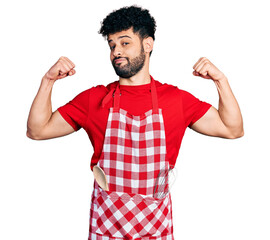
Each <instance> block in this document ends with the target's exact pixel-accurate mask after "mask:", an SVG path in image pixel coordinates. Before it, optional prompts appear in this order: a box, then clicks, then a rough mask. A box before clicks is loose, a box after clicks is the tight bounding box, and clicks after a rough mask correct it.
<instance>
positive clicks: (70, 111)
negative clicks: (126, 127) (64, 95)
mask: <svg viewBox="0 0 270 240" xmlns="http://www.w3.org/2000/svg"><path fill="white" fill-rule="evenodd" d="M88 109H89V90H85V91H83V92H81V93H79V94H78V95H77V96H75V97H74V98H73V99H72V100H71V101H69V102H68V103H66V104H65V105H63V106H61V107H59V108H58V109H57V110H58V112H59V113H60V114H61V116H62V117H63V118H64V119H65V120H66V122H67V123H69V124H70V125H71V126H72V127H73V129H74V130H75V131H78V130H79V129H80V128H81V127H83V128H84V127H85V123H86V120H87V116H88Z"/></svg>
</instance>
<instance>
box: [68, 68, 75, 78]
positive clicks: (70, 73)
mask: <svg viewBox="0 0 270 240" xmlns="http://www.w3.org/2000/svg"><path fill="white" fill-rule="evenodd" d="M75 73H76V71H75V69H72V70H71V71H70V72H69V73H68V74H69V76H71V75H74V74H75Z"/></svg>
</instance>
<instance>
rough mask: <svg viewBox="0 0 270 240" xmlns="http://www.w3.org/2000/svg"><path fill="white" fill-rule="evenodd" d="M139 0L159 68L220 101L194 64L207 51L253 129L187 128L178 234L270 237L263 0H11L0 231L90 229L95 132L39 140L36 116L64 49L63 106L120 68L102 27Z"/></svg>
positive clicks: (58, 98) (9, 238)
mask: <svg viewBox="0 0 270 240" xmlns="http://www.w3.org/2000/svg"><path fill="white" fill-rule="evenodd" d="M132 4H137V5H139V6H142V7H143V8H147V9H149V11H150V13H151V14H152V15H153V16H154V17H155V19H156V22H157V31H156V41H155V43H154V51H153V54H152V56H151V61H150V73H151V74H152V76H153V77H154V78H155V79H157V80H158V81H160V82H163V83H168V84H172V85H175V86H178V87H179V88H181V89H183V90H186V91H189V92H190V93H192V94H193V95H195V96H196V97H198V98H199V99H201V100H203V101H206V102H209V103H211V104H212V105H213V106H215V107H216V108H217V107H218V93H217V90H216V87H215V84H214V83H213V82H212V81H211V80H207V79H203V78H199V77H195V76H193V75H192V71H193V69H192V67H193V65H194V64H195V63H196V61H198V59H199V58H200V57H207V58H208V59H209V60H210V61H211V62H212V63H214V64H215V66H217V67H218V68H219V69H220V70H221V71H222V72H223V73H224V74H225V75H226V76H227V78H228V79H229V83H230V86H231V88H232V90H233V93H234V95H235V96H236V98H237V100H238V102H239V105H240V108H241V111H242V115H243V119H244V129H245V135H244V137H242V138H240V139H235V140H228V139H221V138H214V137H208V136H204V135H201V134H198V133H196V132H194V131H192V130H191V129H187V130H186V134H185V136H184V139H183V142H182V146H181V149H180V152H179V156H178V159H177V163H176V168H177V171H178V175H177V179H176V182H175V183H174V185H173V187H172V201H173V220H174V235H175V239H176V240H180V239H181V240H198V239H207V240H217V239H219V240H228V239H230V240H257V239H260V240H269V239H270V231H269V226H270V205H269V203H270V194H269V193H270V192H269V189H270V187H269V185H270V176H269V171H270V163H269V160H270V154H269V133H270V131H269V122H268V121H269V117H270V115H269V95H268V92H269V89H270V84H269V55H270V48H269V42H270V35H269V22H270V15H269V7H268V5H267V1H262V0H257V1H248V0H245V1H244V0H243V1H236V0H235V1H232V0H226V1H216V0H204V1H200V0H194V1H172V0H166V1H147V0H143V1H141V0H140V1H139V0H138V1H127V0H126V1H120V0H119V1H104V0H99V1H90V0H88V1H86V0H77V1H70V0H65V1H64V0H46V1H37V0H36V1H34V0H24V1H19V0H15V1H6V2H4V1H2V2H1V4H0V22H1V38H0V41H1V43H0V61H1V62H0V77H1V87H0V91H1V92H0V104H1V118H0V121H1V140H2V141H1V142H2V143H1V151H0V158H1V162H0V239H3V240H15V239H16V240H17V239H27V240H37V239H38V240H86V239H87V238H88V228H89V210H90V198H91V194H92V190H93V175H92V172H91V170H90V159H91V156H92V154H93V148H92V145H91V143H90V140H89V139H88V136H87V134H86V132H85V131H84V130H83V129H81V130H79V131H78V132H75V133H73V134H70V135H68V136H65V137H61V138H56V139H51V140H43V141H34V140H31V139H29V138H27V137H26V123H27V117H28V114H29V110H30V107H31V104H32V101H33V99H34V97H35V95H36V93H37V91H38V88H39V86H40V82H41V78H42V76H43V75H44V74H45V73H46V72H47V71H48V70H49V68H50V67H51V66H52V65H53V64H54V63H55V62H56V61H57V60H58V59H59V57H60V56H66V57H68V58H70V59H71V60H72V61H73V62H74V63H75V65H76V68H75V69H76V71H77V73H76V75H74V76H72V77H67V78H65V79H62V80H59V81H57V82H56V83H55V85H54V87H53V93H52V107H53V111H54V110H56V109H57V108H58V107H59V106H61V105H64V104H65V103H67V102H68V101H70V100H71V99H73V98H74V97H75V96H76V95H77V94H79V93H80V92H81V91H83V90H85V89H88V88H91V87H93V86H96V85H99V84H103V85H107V84H108V83H110V82H112V81H115V80H117V79H118V77H117V75H116V74H115V72H114V70H113V68H112V66H111V63H110V60H109V48H108V45H107V43H106V41H105V40H104V39H103V37H102V36H101V35H100V34H98V30H99V28H100V22H101V21H102V20H103V18H105V16H106V15H107V14H109V13H110V12H111V11H113V10H115V9H118V8H120V7H123V6H129V5H132ZM175 107H178V106H175Z"/></svg>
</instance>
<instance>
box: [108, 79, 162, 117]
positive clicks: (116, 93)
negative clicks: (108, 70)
mask: <svg viewBox="0 0 270 240" xmlns="http://www.w3.org/2000/svg"><path fill="white" fill-rule="evenodd" d="M150 77H151V89H150V92H151V97H152V108H153V113H156V114H158V99H157V89H156V84H155V80H154V78H153V77H152V76H151V75H150ZM119 85H120V84H119V81H118V83H117V86H116V89H115V91H114V93H113V95H112V96H113V98H114V101H113V112H119V109H120V96H121V92H120V87H119Z"/></svg>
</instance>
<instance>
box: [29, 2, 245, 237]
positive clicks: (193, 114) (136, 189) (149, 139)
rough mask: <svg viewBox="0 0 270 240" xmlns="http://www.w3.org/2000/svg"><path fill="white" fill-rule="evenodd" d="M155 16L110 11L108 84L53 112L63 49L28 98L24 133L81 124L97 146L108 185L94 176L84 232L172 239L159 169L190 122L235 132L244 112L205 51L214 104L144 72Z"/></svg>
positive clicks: (47, 133) (53, 132) (219, 132)
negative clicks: (215, 94) (115, 77)
mask: <svg viewBox="0 0 270 240" xmlns="http://www.w3.org/2000/svg"><path fill="white" fill-rule="evenodd" d="M155 29H156V23H155V20H154V18H153V17H151V16H150V14H149V12H148V10H144V9H141V8H139V7H137V6H131V7H125V8H121V9H119V10H117V11H114V12H112V13H111V14H109V15H108V16H107V17H106V18H105V19H104V20H103V23H102V26H101V29H100V33H101V34H102V35H103V36H104V37H106V39H107V41H108V45H109V47H110V51H111V52H110V59H111V62H112V65H113V67H114V69H115V72H116V74H117V75H118V76H119V80H118V81H114V82H111V83H110V84H108V85H107V86H104V85H97V86H95V87H91V88H90V89H87V90H85V91H83V92H82V93H80V94H78V95H77V96H76V97H75V98H74V99H73V100H71V101H70V102H68V103H67V104H65V105H64V106H62V107H60V108H58V109H57V110H56V111H55V112H53V113H52V107H51V91H52V87H53V84H54V83H55V81H56V80H58V79H62V78H65V77H67V76H72V75H74V74H75V69H74V68H75V65H74V63H73V62H72V61H71V60H69V59H68V58H67V57H60V59H59V60H58V61H57V62H56V63H55V65H53V66H52V67H51V69H50V70H49V71H48V72H47V73H46V74H45V75H44V77H43V78H42V81H41V85H40V88H39V91H38V93H37V95H36V97H35V99H34V101H33V104H32V107H31V110H30V113H29V118H28V123H27V136H28V137H30V138H32V139H36V140H40V139H50V138H55V137H60V136H64V135H67V134H70V133H73V132H75V131H78V130H79V129H80V128H84V130H85V131H86V132H87V134H88V136H89V139H90V141H91V143H92V145H93V147H94V153H93V156H92V159H91V169H92V170H93V167H94V166H95V165H98V166H99V167H101V168H102V169H103V171H104V172H105V174H106V176H107V180H108V185H109V191H105V190H104V189H102V188H101V187H100V186H99V185H98V184H97V182H96V181H95V182H94V190H93V194H92V203H91V213H90V233H89V239H134V238H142V239H150V237H151V239H173V224H172V206H171V198H170V193H166V194H164V195H162V197H160V196H161V195H159V194H157V192H156V190H157V189H158V190H159V189H160V182H159V181H158V176H159V175H160V173H161V172H162V171H163V170H165V171H167V170H170V169H172V168H173V167H174V165H175V161H176V159H177V156H178V152H179V148H180V145H181V141H182V138H183V136H184V133H185V130H186V128H187V127H190V128H191V129H193V130H195V131H197V132H199V133H202V134H205V135H209V136H216V137H222V138H230V139H234V138H239V137H241V136H243V134H244V130H243V120H242V116H241V112H240V109H239V106H238V103H237V101H236V99H235V97H234V95H233V93H232V91H231V89H230V86H229V83H228V79H227V78H226V76H225V75H224V74H223V73H222V72H221V71H220V70H219V69H218V68H217V67H216V66H214V64H212V63H211V62H210V61H209V60H208V59H207V58H205V57H202V58H200V59H199V60H198V61H197V62H196V63H195V65H194V66H193V69H194V72H193V74H194V75H195V76H200V77H202V78H206V79H211V80H213V81H214V83H215V84H216V87H217V90H218V93H219V108H218V110H217V109H215V108H214V107H213V106H211V105H210V104H208V103H206V102H203V101H200V100H199V99H197V98H195V97H194V96H193V95H191V94H190V93H188V92H186V91H183V90H180V89H178V87H176V86H173V85H170V84H166V83H161V82H159V81H157V80H155V79H154V78H153V77H152V76H151V75H150V73H149V61H150V55H151V53H152V50H153V43H154V40H155V36H154V34H155Z"/></svg>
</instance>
